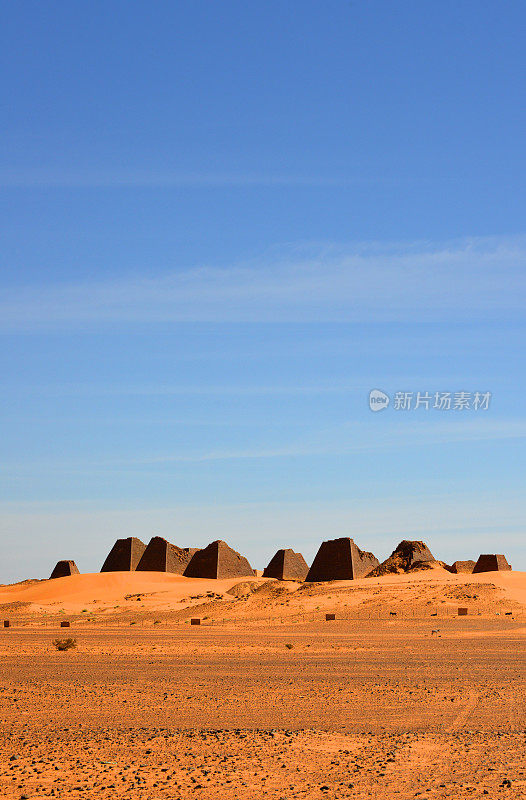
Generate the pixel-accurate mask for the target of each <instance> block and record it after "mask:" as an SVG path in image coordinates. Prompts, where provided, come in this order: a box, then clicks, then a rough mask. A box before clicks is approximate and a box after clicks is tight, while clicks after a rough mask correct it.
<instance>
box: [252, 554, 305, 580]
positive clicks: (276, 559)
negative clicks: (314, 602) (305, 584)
mask: <svg viewBox="0 0 526 800" xmlns="http://www.w3.org/2000/svg"><path fill="white" fill-rule="evenodd" d="M308 571H309V566H308V564H307V562H306V561H305V559H304V558H303V556H302V555H301V553H295V552H294V550H291V549H290V548H286V549H285V550H278V552H277V553H276V554H275V555H274V556H273V557H272V558H271V559H270V561H269V563H268V564H267V566H266V567H265V569H264V570H263V577H264V578H277V579H278V580H279V581H304V580H305V578H306V577H307V573H308Z"/></svg>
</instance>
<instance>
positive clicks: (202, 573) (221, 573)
mask: <svg viewBox="0 0 526 800" xmlns="http://www.w3.org/2000/svg"><path fill="white" fill-rule="evenodd" d="M184 575H185V576H186V577H187V578H237V577H241V576H244V575H250V576H253V575H254V570H253V569H252V567H251V566H250V564H249V563H248V561H247V559H246V558H244V556H242V555H240V554H239V553H236V551H235V550H232V548H231V547H229V546H228V545H227V543H226V542H223V541H221V540H217V541H215V542H212V543H211V544H209V545H208V546H207V547H205V548H203V550H198V551H197V553H194V555H193V557H192V560H191V561H190V563H189V564H188V566H187V567H186V569H185V571H184Z"/></svg>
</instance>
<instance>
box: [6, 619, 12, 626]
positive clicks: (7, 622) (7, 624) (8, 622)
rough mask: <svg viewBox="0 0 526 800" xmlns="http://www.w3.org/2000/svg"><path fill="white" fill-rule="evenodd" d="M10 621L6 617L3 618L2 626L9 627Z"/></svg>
mask: <svg viewBox="0 0 526 800" xmlns="http://www.w3.org/2000/svg"><path fill="white" fill-rule="evenodd" d="M10 627H11V622H10V621H9V620H8V619H4V628H10Z"/></svg>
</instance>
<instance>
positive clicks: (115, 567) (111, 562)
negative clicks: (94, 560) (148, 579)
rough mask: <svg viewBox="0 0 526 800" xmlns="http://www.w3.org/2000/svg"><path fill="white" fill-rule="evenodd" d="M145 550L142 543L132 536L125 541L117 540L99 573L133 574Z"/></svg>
mask: <svg viewBox="0 0 526 800" xmlns="http://www.w3.org/2000/svg"><path fill="white" fill-rule="evenodd" d="M145 550H146V545H145V544H144V542H141V540H140V539H136V538H135V537H134V536H129V537H128V538H127V539H117V541H116V542H115V544H114V545H113V547H112V548H111V550H110V552H109V554H108V556H107V558H106V561H105V562H104V564H103V565H102V567H101V570H100V571H101V572H134V570H136V569H137V564H138V563H139V561H140V560H141V557H142V555H143V553H144V551H145Z"/></svg>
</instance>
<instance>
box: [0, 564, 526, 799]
mask: <svg viewBox="0 0 526 800" xmlns="http://www.w3.org/2000/svg"><path fill="white" fill-rule="evenodd" d="M460 606H461V607H466V608H467V609H468V615H467V616H462V617H459V616H458V607H460ZM326 614H334V615H335V617H336V619H335V620H329V621H327V620H326V619H325V616H326ZM0 616H1V617H2V618H3V619H9V620H10V622H11V627H10V628H6V629H3V628H2V629H0V658H1V662H0V663H1V674H0V709H1V723H2V724H1V738H0V753H1V761H0V796H2V797H5V798H8V800H13V799H16V800H20V799H21V798H35V797H55V798H76V797H85V798H101V799H102V798H104V799H105V800H109V799H110V798H129V800H135V799H136V798H141V800H156V798H159V799H160V798H167V800H168V799H169V800H175V799H176V798H184V799H185V798H193V797H202V798H225V797H226V798H233V799H238V798H239V800H245V799H247V800H248V798H250V800H256V799H257V800H260V798H269V800H271V799H272V800H274V799H276V800H278V798H279V799H281V798H283V800H288V798H309V800H310V798H360V799H361V798H379V799H380V798H381V799H382V800H387V798H392V797H395V798H418V800H426V799H427V800H435V799H436V798H446V797H447V798H455V799H456V798H479V797H480V798H482V797H488V798H501V797H502V798H510V800H511V799H512V798H513V799H515V798H522V797H526V706H525V699H526V675H525V666H526V574H525V573H521V572H515V571H514V572H502V573H501V572H495V573H480V574H477V575H469V574H466V575H453V574H451V573H448V572H446V571H445V570H442V569H438V568H437V569H431V570H426V571H424V572H421V573H416V574H410V575H390V576H384V577H379V578H374V579H372V578H366V579H362V580H358V581H338V582H329V583H323V584H322V583H313V584H300V583H294V582H289V581H286V582H280V581H272V580H262V579H256V578H254V579H252V578H249V579H243V580H239V579H237V580H232V579H230V580H220V581H214V580H205V579H189V578H181V577H179V576H175V575H169V574H165V573H142V574H140V573H106V574H97V575H73V576H71V577H66V578H59V579H56V580H52V581H28V582H25V583H23V584H16V585H13V586H4V587H0ZM191 617H195V618H199V619H200V621H201V624H200V625H199V626H196V625H190V618H191ZM63 621H69V622H70V625H71V627H70V628H69V629H67V628H64V629H62V628H61V627H60V622H63ZM64 637H72V638H74V639H75V640H76V647H75V648H73V649H71V650H68V651H64V652H60V651H57V650H56V648H55V647H54V645H53V640H55V639H56V638H64Z"/></svg>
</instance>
